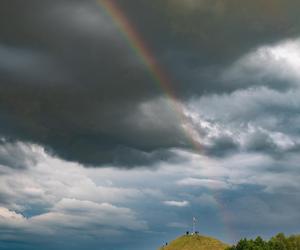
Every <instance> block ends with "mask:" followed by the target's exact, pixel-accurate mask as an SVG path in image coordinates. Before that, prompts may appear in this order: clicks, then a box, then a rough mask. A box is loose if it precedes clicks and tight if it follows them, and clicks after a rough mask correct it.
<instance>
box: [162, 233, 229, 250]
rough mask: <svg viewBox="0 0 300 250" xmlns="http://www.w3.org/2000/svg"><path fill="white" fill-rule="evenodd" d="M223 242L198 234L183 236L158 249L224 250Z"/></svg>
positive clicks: (225, 246)
mask: <svg viewBox="0 0 300 250" xmlns="http://www.w3.org/2000/svg"><path fill="white" fill-rule="evenodd" d="M227 247H228V245H226V244H224V243H223V242H221V241H219V240H217V239H214V238H211V237H206V236H201V235H198V234H194V235H184V236H181V237H179V238H177V239H176V240H174V241H172V242H170V243H169V244H168V245H165V246H163V247H161V248H160V250H210V249H211V250H225V249H226V248H227Z"/></svg>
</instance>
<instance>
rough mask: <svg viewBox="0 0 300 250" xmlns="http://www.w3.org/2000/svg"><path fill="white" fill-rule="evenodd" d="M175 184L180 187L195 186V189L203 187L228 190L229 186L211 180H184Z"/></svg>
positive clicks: (222, 182)
mask: <svg viewBox="0 0 300 250" xmlns="http://www.w3.org/2000/svg"><path fill="white" fill-rule="evenodd" d="M177 184H178V185H182V186H197V187H204V188H209V189H227V188H229V185H228V184H227V183H226V182H224V181H220V180H213V179H199V178H185V179H182V180H179V181H178V182H177Z"/></svg>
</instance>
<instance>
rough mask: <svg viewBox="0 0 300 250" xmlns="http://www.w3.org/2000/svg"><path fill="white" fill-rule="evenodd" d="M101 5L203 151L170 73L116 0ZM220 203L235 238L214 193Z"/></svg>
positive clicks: (228, 229) (197, 146) (185, 130)
mask: <svg viewBox="0 0 300 250" xmlns="http://www.w3.org/2000/svg"><path fill="white" fill-rule="evenodd" d="M96 1H98V3H99V4H100V6H101V7H102V8H103V9H104V10H105V11H106V13H107V14H108V15H109V16H110V17H111V19H112V21H113V22H114V23H115V25H116V26H117V27H118V29H119V31H120V32H121V33H122V34H123V36H124V38H125V39H126V41H127V43H128V46H129V47H130V48H131V49H132V50H133V51H134V53H135V54H136V55H137V56H138V57H139V58H140V60H141V61H142V63H143V64H144V65H145V66H146V67H147V68H148V70H149V73H150V74H151V75H152V78H153V80H154V82H155V83H156V84H157V85H158V87H159V88H160V89H162V91H163V93H164V94H165V96H166V97H167V98H168V99H169V100H170V103H171V106H172V109H173V110H174V112H175V113H176V115H177V117H178V119H179V120H180V122H181V124H182V129H183V131H184V133H185V135H186V137H187V139H188V140H189V141H190V143H191V145H192V146H193V148H194V149H195V150H196V152H201V151H202V145H201V143H200V141H199V138H198V135H197V132H196V130H195V128H194V127H193V125H192V124H191V122H190V121H189V119H188V117H187V115H186V113H185V110H184V107H183V105H182V103H181V101H180V100H179V99H178V98H177V96H176V93H175V90H174V88H173V86H172V81H171V80H170V78H169V77H168V75H167V74H166V73H165V72H164V70H163V69H162V67H161V66H160V64H159V63H158V61H157V60H156V58H155V56H154V55H153V54H152V53H151V50H150V49H149V48H148V47H147V45H146V42H145V41H144V40H143V39H142V37H141V36H140V35H139V34H138V32H137V31H136V29H135V28H134V26H133V24H132V23H131V22H130V20H129V19H128V18H127V17H126V16H125V15H124V13H123V12H122V10H121V9H120V7H119V6H118V5H117V3H116V0H96ZM212 195H213V196H214V198H215V199H216V201H217V203H218V207H219V210H220V211H221V214H222V218H223V222H224V226H225V227H226V229H227V230H226V233H229V234H231V235H228V236H229V237H230V238H234V237H233V235H234V232H232V230H230V228H229V226H227V219H226V218H228V215H226V209H225V207H224V206H223V204H222V202H221V201H219V197H218V196H219V195H218V194H217V192H215V193H214V194H212Z"/></svg>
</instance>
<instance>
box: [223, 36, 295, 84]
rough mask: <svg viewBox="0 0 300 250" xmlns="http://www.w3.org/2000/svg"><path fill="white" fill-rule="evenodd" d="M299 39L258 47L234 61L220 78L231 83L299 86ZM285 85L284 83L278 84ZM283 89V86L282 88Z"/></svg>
mask: <svg viewBox="0 0 300 250" xmlns="http://www.w3.org/2000/svg"><path fill="white" fill-rule="evenodd" d="M299 67H300V39H295V40H287V41H282V42H280V43H277V44H276V45H271V46H263V47H259V48H258V49H256V50H255V51H252V52H250V53H249V54H247V55H245V56H243V57H242V58H240V59H239V60H238V61H236V62H235V63H234V64H233V65H232V66H231V67H230V68H229V69H228V70H226V71H225V72H224V74H223V76H222V78H223V80H226V81H233V82H242V83H243V82H245V80H246V81H249V80H250V81H259V82H263V81H267V80H270V79H277V80H285V81H286V80H288V81H292V82H293V83H294V84H296V85H299V80H300V72H299ZM280 84H286V83H280ZM283 87H284V86H283Z"/></svg>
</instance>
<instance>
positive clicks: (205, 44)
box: [0, 0, 299, 166]
mask: <svg viewBox="0 0 300 250" xmlns="http://www.w3.org/2000/svg"><path fill="white" fill-rule="evenodd" d="M115 3H116V4H117V5H119V7H120V8H121V9H122V11H123V12H124V15H125V16H127V17H128V19H129V20H130V22H131V23H132V26H133V27H134V28H135V29H136V31H137V32H139V33H140V36H141V37H142V38H143V39H144V40H145V41H147V44H148V46H149V48H151V50H152V53H153V56H155V57H156V58H157V61H158V63H159V64H160V67H161V68H162V69H164V71H165V72H166V74H169V75H170V78H171V79H173V82H172V88H173V90H174V92H175V93H176V94H177V96H178V102H182V103H183V104H182V105H185V102H186V101H188V100H189V99H190V98H191V97H193V98H195V97H197V96H198V97H200V96H203V94H205V93H224V92H226V93H228V92H232V91H235V90H238V89H244V88H249V87H251V86H265V85H267V86H268V87H269V88H275V89H278V88H279V89H283V88H287V87H288V86H289V83H282V82H283V81H284V80H285V79H282V78H280V79H275V80H274V79H272V81H261V80H260V81H256V80H253V79H249V78H248V80H247V78H243V79H242V80H241V77H239V76H238V75H237V74H236V73H235V72H236V71H235V70H236V69H235V68H234V67H235V66H234V64H233V63H234V62H235V61H237V60H243V59H240V58H242V57H243V56H244V55H245V54H247V53H250V51H251V50H253V49H255V48H257V47H258V46H261V45H263V44H270V43H274V42H276V41H279V40H283V39H285V38H287V37H289V38H290V37H293V36H297V35H298V32H299V25H298V24H297V21H296V19H297V11H296V10H297V9H298V7H299V6H298V5H299V3H298V2H297V1H288V2H283V1H281V0H277V1H272V2H262V1H246V2H243V3H241V2H240V1H228V2H227V1H176V0H170V1H163V2H161V1H151V2H149V1H130V2H128V1H115ZM137 10H138V11H137ZM186 17H188V18H186ZM0 23H1V24H0V25H1V29H0V30H1V34H0V37H1V42H0V53H1V58H0V72H1V74H0V80H1V89H0V93H1V94H0V104H1V106H0V107H1V110H0V111H1V112H0V117H1V126H0V133H1V135H2V136H3V137H4V138H6V139H9V140H13V141H27V142H33V143H37V144H40V145H43V146H44V147H45V148H46V149H47V150H49V151H50V152H52V153H54V154H57V155H59V156H60V157H62V158H65V159H67V160H71V161H77V162H81V163H85V164H87V165H94V166H96V165H102V164H105V163H108V164H112V165H120V166H126V165H127V166H134V165H138V164H139V163H147V164H153V163H154V162H155V161H157V160H161V159H165V158H168V157H170V155H169V153H168V152H167V151H168V149H169V148H174V147H185V148H186V147H187V148H189V147H190V148H191V145H190V143H189V140H190V139H189V138H187V136H186V134H185V132H184V130H183V129H182V127H183V125H184V124H182V120H180V119H178V114H176V111H175V112H174V108H173V107H172V105H173V104H172V103H170V102H169V101H168V99H166V96H165V93H164V91H163V90H162V89H161V88H160V87H159V86H157V85H156V83H155V82H154V79H153V76H151V72H149V69H148V68H147V67H146V66H145V64H143V62H142V60H141V58H140V56H141V55H138V54H136V53H134V51H133V49H132V48H131V46H130V45H129V44H128V43H127V41H126V35H124V34H122V33H121V32H120V30H119V29H118V27H117V25H116V23H115V20H113V17H112V16H109V15H108V14H107V12H106V11H105V8H104V5H103V3H102V2H101V1H99V2H96V1H84V2H82V1H67V0H64V1H43V2H42V3H41V2H40V1H34V0H30V1H26V2H22V1H17V0H13V1H5V2H3V3H1V20H0ZM157 23H159V25H157ZM245 60H246V59H245ZM262 60H264V59H262ZM265 60H268V61H269V58H266V59H265ZM262 63H263V62H262ZM228 64H233V66H232V67H233V68H232V69H231V71H228V69H227V67H228ZM226 72H229V73H226ZM238 72H240V71H238ZM257 74H258V73H257ZM282 85H284V86H285V87H282ZM181 115H182V114H181ZM183 115H185V114H183ZM223 142H224V140H223ZM216 143H218V142H216ZM232 145H233V144H232ZM214 147H216V148H218V147H219V146H214ZM158 150H159V151H161V150H162V152H157V151H158ZM208 151H211V150H208Z"/></svg>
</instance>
